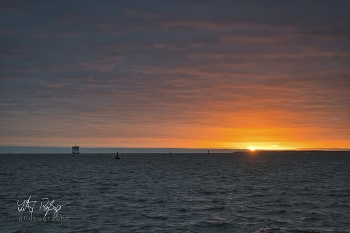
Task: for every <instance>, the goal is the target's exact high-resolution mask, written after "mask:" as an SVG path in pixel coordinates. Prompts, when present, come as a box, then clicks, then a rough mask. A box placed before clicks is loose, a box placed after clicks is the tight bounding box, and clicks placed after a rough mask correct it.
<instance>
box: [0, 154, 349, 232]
mask: <svg viewBox="0 0 350 233" xmlns="http://www.w3.org/2000/svg"><path fill="white" fill-rule="evenodd" d="M120 157H121V159H120V160H115V159H114V156H113V155H101V156H100V155H76V156H74V157H72V156H71V155H0V159H1V165H0V181H1V182H0V184H1V186H0V187H1V192H0V204H1V208H0V232H350V154H349V153H348V152H342V153H339V152H338V153H335V152H314V153H304V152H283V153H282V152H269V153H267V152H265V153H262V152H257V153H254V154H251V153H232V154H211V155H206V154H172V155H171V161H170V156H169V155H168V154H120ZM29 197H30V199H29ZM26 200H27V201H29V203H28V205H29V207H33V209H30V208H28V207H27V208H26V205H24V206H21V204H22V203H23V204H25V203H26V202H25V201H26ZM34 201H36V202H35V204H34ZM52 201H54V202H52ZM33 204H34V205H33ZM18 205H19V206H18ZM21 207H23V208H22V210H23V211H22V212H20V211H19V210H18V209H21ZM60 207H61V208H60ZM45 211H47V215H46V217H45V218H44V215H45ZM31 215H32V218H31V219H30V216H31ZM55 216H56V218H54V217H55ZM34 218H35V219H34Z"/></svg>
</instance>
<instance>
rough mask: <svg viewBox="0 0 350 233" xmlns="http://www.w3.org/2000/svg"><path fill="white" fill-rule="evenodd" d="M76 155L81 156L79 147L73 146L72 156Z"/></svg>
mask: <svg viewBox="0 0 350 233" xmlns="http://www.w3.org/2000/svg"><path fill="white" fill-rule="evenodd" d="M75 154H79V146H77V145H75V146H72V156H73V155H75Z"/></svg>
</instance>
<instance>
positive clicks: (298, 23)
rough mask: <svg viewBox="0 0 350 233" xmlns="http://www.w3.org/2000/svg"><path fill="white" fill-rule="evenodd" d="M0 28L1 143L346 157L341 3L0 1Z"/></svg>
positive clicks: (349, 35) (348, 75) (348, 118)
mask: <svg viewBox="0 0 350 233" xmlns="http://www.w3.org/2000/svg"><path fill="white" fill-rule="evenodd" d="M0 30H1V37H0V40H1V43H0V51H1V53H0V54H1V55H0V83H1V85H0V100H1V102H0V114H1V119H0V139H1V140H0V141H1V144H2V145H42V143H47V144H49V145H50V146H66V145H67V144H69V143H73V144H74V143H75V142H79V143H81V144H84V143H85V144H89V145H90V144H91V143H95V145H96V146H98V145H103V146H135V147H142V146H150V147H167V146H173V147H174V146H175V147H176V146H178V147H201V146H205V145H208V146H216V147H221V146H226V147H228V146H230V145H229V142H230V141H231V140H233V141H237V142H241V143H243V144H239V143H236V144H232V145H231V146H233V147H239V146H240V145H241V146H246V144H244V143H245V142H246V143H247V145H248V143H249V142H251V143H254V142H256V143H259V142H262V141H269V143H275V144H278V143H280V145H281V147H282V146H289V147H293V145H294V146H307V147H314V146H315V145H317V146H320V147H347V148H349V147H350V141H349V139H350V131H349V130H348V127H347V125H349V123H350V104H349V103H350V94H349V93H350V69H349V64H350V42H349V41H350V2H349V1H311V0H310V1H178V0H177V1H59V2H52V1H0ZM252 128H255V129H256V131H253V129H252ZM244 129H246V130H245V131H244ZM267 129H270V130H274V133H271V132H267V131H266V132H265V131H263V132H262V133H261V134H265V133H266V134H268V133H270V134H269V135H266V140H265V139H263V137H259V138H256V137H255V135H252V134H255V133H256V134H259V133H258V131H259V130H267ZM285 129H289V131H288V130H287V131H288V132H289V134H290V135H289V136H290V137H292V136H291V135H292V134H293V135H294V133H299V132H303V129H304V131H307V132H306V133H305V134H303V135H304V136H300V138H299V139H298V137H297V136H296V135H294V136H293V138H292V139H290V138H288V137H289V136H287V134H288V132H287V133H285V134H283V135H281V132H284V130H285ZM293 130H297V131H296V132H295V131H293ZM228 131H229V132H228ZM251 132H253V133H251ZM254 132H255V133H254ZM259 132H260V131H259ZM206 133H210V135H212V136H210V135H206ZM242 134H244V135H242ZM249 138H250V139H249ZM107 139H108V140H107ZM189 139H191V140H192V141H191V140H189ZM167 140H168V141H167ZM288 140H289V141H290V140H292V141H293V143H294V144H293V143H292V142H291V143H290V144H289V145H288ZM298 140H299V141H298ZM73 141H74V142H73ZM171 141H173V142H178V143H179V144H176V145H174V144H173V143H171ZM185 142H186V143H185ZM221 142H222V143H224V144H220V143H221ZM307 142H309V144H307ZM321 142H322V143H324V145H325V146H322V145H321V144H322V143H321ZM157 143H158V144H159V145H158V144H157ZM181 143H182V144H181ZM191 143H192V144H191ZM206 143H207V144H206ZM225 143H226V144H225ZM327 143H328V144H327ZM95 145H90V146H95Z"/></svg>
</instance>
